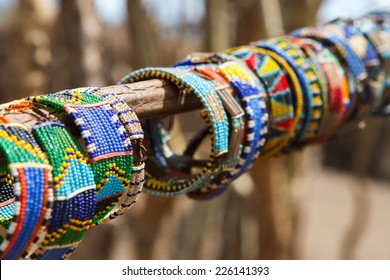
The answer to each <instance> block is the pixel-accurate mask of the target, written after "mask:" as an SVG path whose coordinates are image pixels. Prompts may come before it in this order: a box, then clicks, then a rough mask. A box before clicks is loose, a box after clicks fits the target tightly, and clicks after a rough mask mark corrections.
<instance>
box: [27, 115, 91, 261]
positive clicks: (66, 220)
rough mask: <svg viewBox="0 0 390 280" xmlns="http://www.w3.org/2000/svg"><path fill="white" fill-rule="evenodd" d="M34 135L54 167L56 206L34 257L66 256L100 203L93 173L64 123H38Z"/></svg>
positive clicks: (82, 234) (83, 231)
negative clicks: (97, 202) (97, 201)
mask: <svg viewBox="0 0 390 280" xmlns="http://www.w3.org/2000/svg"><path fill="white" fill-rule="evenodd" d="M33 135H34V137H35V139H36V140H37V142H38V144H39V145H40V146H41V148H42V150H43V151H44V152H45V153H46V155H47V157H48V159H49V162H50V164H51V165H52V167H53V182H54V205H53V213H52V218H51V221H50V224H49V226H48V227H47V230H46V235H45V238H44V239H43V241H42V243H41V244H40V247H39V248H38V250H36V251H35V253H34V254H33V255H32V256H31V258H32V259H54V260H56V259H64V258H65V257H66V256H67V255H68V254H70V253H71V252H72V251H73V250H74V249H75V248H76V246H77V245H78V244H79V243H80V242H81V240H82V239H83V237H84V235H85V233H86V231H87V229H88V228H89V227H90V226H91V224H92V218H93V216H94V213H95V206H96V185H95V182H94V178H93V172H92V169H91V168H90V167H89V164H88V162H87V157H86V156H85V155H84V154H83V153H82V152H81V150H80V148H79V145H78V143H77V142H76V141H75V140H73V138H72V137H71V136H70V134H69V133H68V131H67V130H66V128H65V126H64V125H62V124H59V123H51V122H47V123H43V124H40V125H36V126H35V127H34V128H33Z"/></svg>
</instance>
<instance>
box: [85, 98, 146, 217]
mask: <svg viewBox="0 0 390 280" xmlns="http://www.w3.org/2000/svg"><path fill="white" fill-rule="evenodd" d="M93 94H94V95H96V96H99V97H101V98H102V99H103V100H105V101H107V102H109V103H110V105H111V107H112V109H113V110H114V111H115V113H116V114H117V116H118V117H119V120H120V121H121V122H122V124H123V126H124V128H125V129H126V131H127V133H128V135H129V139H130V141H131V145H132V149H133V168H132V171H131V176H130V186H129V187H128V188H127V189H126V191H125V192H124V193H123V195H122V198H121V200H120V202H119V203H118V204H117V206H116V207H115V208H114V209H112V210H111V212H110V213H109V214H108V215H107V216H106V218H104V219H102V220H101V221H99V222H98V224H103V223H105V222H108V221H110V220H112V219H114V218H116V217H118V216H120V215H123V214H124V213H125V211H126V210H127V209H129V208H130V207H131V206H132V205H133V204H134V203H136V201H137V199H138V197H139V195H140V194H141V192H142V187H143V184H144V180H145V178H144V176H145V174H144V169H145V164H144V159H143V154H142V148H143V139H144V132H143V130H142V127H141V123H140V121H139V120H138V117H137V115H136V114H135V112H134V110H133V109H131V108H130V107H129V106H128V105H127V104H126V103H125V102H124V101H123V100H122V99H121V98H119V97H118V96H117V95H115V94H113V93H106V92H102V91H96V92H94V93H93Z"/></svg>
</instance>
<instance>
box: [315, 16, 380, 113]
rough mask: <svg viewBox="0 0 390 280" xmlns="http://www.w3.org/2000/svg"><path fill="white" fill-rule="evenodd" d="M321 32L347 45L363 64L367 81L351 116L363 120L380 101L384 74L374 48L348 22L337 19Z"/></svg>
mask: <svg viewBox="0 0 390 280" xmlns="http://www.w3.org/2000/svg"><path fill="white" fill-rule="evenodd" d="M322 29H323V30H325V31H329V32H331V33H332V34H335V35H336V36H338V37H339V38H341V39H343V40H344V41H346V42H347V43H348V45H349V46H350V47H351V49H352V50H353V51H354V52H355V53H356V55H357V56H358V57H359V58H360V59H361V61H362V62H363V63H364V65H365V67H366V70H367V74H368V79H367V82H366V83H365V84H364V86H365V87H364V90H363V91H362V92H361V94H359V100H358V101H357V102H358V106H356V109H355V110H356V112H355V113H354V114H353V116H354V118H356V119H357V120H361V119H364V118H366V117H368V115H370V114H371V112H372V110H373V108H375V107H377V106H378V103H379V102H380V100H381V99H382V95H383V88H384V79H385V74H384V71H383V68H382V71H381V67H380V61H379V58H378V55H377V54H376V51H375V49H374V46H373V45H372V44H371V43H370V41H369V40H368V39H367V38H366V37H365V36H364V35H363V34H362V33H361V32H360V31H359V29H357V28H356V27H354V26H353V25H352V24H351V23H350V22H347V21H346V20H342V19H338V20H335V21H333V22H332V23H330V24H327V25H325V26H323V27H322Z"/></svg>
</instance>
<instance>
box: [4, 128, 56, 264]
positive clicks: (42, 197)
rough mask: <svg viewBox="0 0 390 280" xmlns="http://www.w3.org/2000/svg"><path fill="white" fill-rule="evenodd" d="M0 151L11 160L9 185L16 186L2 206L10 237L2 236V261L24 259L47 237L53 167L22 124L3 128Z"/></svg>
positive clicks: (5, 226)
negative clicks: (46, 228) (45, 233)
mask: <svg viewBox="0 0 390 280" xmlns="http://www.w3.org/2000/svg"><path fill="white" fill-rule="evenodd" d="M0 149H1V150H2V152H3V153H4V155H5V157H6V158H7V161H8V170H9V172H10V176H12V178H13V181H12V179H11V177H10V176H9V175H7V182H6V185H2V188H3V187H8V188H7V189H8V192H12V190H10V189H9V187H10V186H11V184H12V185H13V195H14V197H11V196H10V194H9V193H8V195H7V196H8V197H10V199H8V200H7V201H3V202H2V204H1V207H0V213H1V217H2V218H4V217H5V218H6V220H5V221H4V220H3V222H2V223H1V226H2V228H4V230H5V232H6V235H5V236H1V238H0V239H1V245H0V258H1V259H4V260H7V259H8V260H11V259H18V258H24V257H26V256H28V255H29V254H31V253H32V252H33V250H34V249H35V247H36V244H37V243H39V242H40V240H41V239H42V238H43V234H44V229H45V227H46V226H47V224H48V222H49V219H50V216H51V210H52V209H51V207H52V203H53V189H52V185H51V182H52V180H51V170H52V168H51V166H50V165H49V164H48V161H47V159H46V156H45V154H44V153H43V152H42V151H41V149H40V148H39V146H38V144H37V143H36V141H35V140H34V138H33V136H32V135H31V133H30V132H28V131H27V130H26V129H25V128H24V127H23V126H21V125H18V124H13V123H9V124H2V125H0ZM4 171H5V170H4V169H3V174H4Z"/></svg>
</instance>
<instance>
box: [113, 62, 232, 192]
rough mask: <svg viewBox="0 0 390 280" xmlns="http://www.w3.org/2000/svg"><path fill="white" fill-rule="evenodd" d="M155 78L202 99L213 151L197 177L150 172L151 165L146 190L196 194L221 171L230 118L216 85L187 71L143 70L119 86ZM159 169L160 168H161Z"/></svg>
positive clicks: (182, 92)
mask: <svg viewBox="0 0 390 280" xmlns="http://www.w3.org/2000/svg"><path fill="white" fill-rule="evenodd" d="M153 78H159V79H164V80H167V81H169V82H171V83H173V84H174V85H175V86H176V87H177V88H178V89H179V90H180V94H181V95H182V97H183V96H185V94H195V95H196V96H197V97H198V98H199V99H200V101H201V102H202V104H203V107H204V111H203V112H204V113H205V115H206V116H207V118H208V119H209V120H210V124H209V130H210V135H211V141H212V150H211V153H210V158H209V160H208V162H207V164H206V167H203V168H202V171H201V172H200V173H199V174H197V175H188V174H186V175H184V176H183V174H180V173H178V172H171V173H170V174H169V173H167V172H164V170H153V168H151V169H148V167H153V164H152V163H151V164H149V162H148V164H147V165H146V167H147V173H149V174H148V175H147V176H146V179H145V183H144V189H143V190H144V191H145V192H146V193H148V194H152V195H163V196H167V197H170V196H175V195H179V194H184V193H188V192H193V191H195V190H197V189H199V188H201V187H204V186H205V185H207V184H208V183H209V182H211V181H212V180H213V178H214V177H215V176H217V175H218V174H219V172H220V167H221V166H220V162H221V161H222V159H223V158H224V156H225V154H226V153H227V152H228V119H227V115H226V113H225V111H224V109H223V106H222V101H221V100H220V98H219V97H218V94H217V93H216V91H215V89H214V85H213V83H212V82H210V81H207V80H204V79H202V78H201V77H199V76H198V75H195V74H194V73H191V72H190V71H186V70H184V69H178V68H169V67H165V68H153V67H149V68H144V69H140V70H137V71H134V72H132V73H130V74H129V75H127V76H126V77H124V78H123V79H122V80H121V81H120V83H134V82H137V81H140V80H147V79H153ZM157 129H158V128H157ZM145 131H146V128H145ZM163 141H164V139H163ZM168 157H169V155H165V158H168ZM158 166H159V168H161V166H160V165H158ZM152 175H153V176H152ZM156 175H159V176H158V177H157V176H156Z"/></svg>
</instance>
